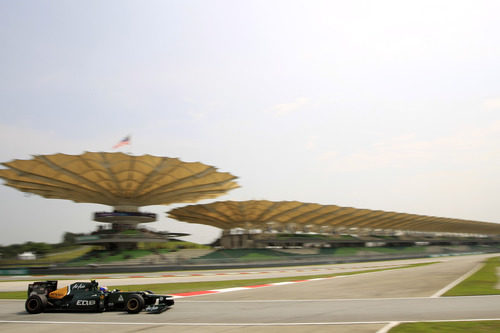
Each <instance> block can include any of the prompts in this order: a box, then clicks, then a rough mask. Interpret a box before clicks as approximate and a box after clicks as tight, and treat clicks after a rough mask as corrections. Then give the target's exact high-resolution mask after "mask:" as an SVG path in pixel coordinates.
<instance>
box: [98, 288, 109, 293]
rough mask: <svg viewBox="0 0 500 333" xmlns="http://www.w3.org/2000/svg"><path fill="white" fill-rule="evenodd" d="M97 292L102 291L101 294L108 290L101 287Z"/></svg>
mask: <svg viewBox="0 0 500 333" xmlns="http://www.w3.org/2000/svg"><path fill="white" fill-rule="evenodd" d="M99 290H100V291H102V292H103V293H107V292H108V288H106V287H101V288H99Z"/></svg>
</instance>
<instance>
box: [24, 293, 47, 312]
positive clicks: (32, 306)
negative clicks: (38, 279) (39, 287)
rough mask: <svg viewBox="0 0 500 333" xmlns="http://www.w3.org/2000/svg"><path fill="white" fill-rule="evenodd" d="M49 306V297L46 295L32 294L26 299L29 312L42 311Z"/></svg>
mask: <svg viewBox="0 0 500 333" xmlns="http://www.w3.org/2000/svg"><path fill="white" fill-rule="evenodd" d="M46 306H47V297H45V295H31V296H30V297H28V299H27V300H26V303H25V305H24V307H25V308H26V311H28V312H29V313H40V312H43V311H44V310H45V307H46Z"/></svg>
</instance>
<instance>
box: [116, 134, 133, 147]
mask: <svg viewBox="0 0 500 333" xmlns="http://www.w3.org/2000/svg"><path fill="white" fill-rule="evenodd" d="M129 144H130V135H127V136H126V137H124V138H123V139H122V140H121V141H120V142H118V143H117V144H116V145H114V146H113V149H116V148H119V147H121V146H125V145H129Z"/></svg>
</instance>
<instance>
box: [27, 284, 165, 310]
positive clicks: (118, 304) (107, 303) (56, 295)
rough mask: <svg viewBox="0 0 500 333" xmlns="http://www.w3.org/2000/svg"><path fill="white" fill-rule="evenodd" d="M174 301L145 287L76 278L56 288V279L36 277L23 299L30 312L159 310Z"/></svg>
mask: <svg viewBox="0 0 500 333" xmlns="http://www.w3.org/2000/svg"><path fill="white" fill-rule="evenodd" d="M172 305H174V299H173V297H172V296H169V295H157V294H154V293H153V292H151V291H149V290H146V291H131V292H130V291H127V292H125V291H120V290H117V289H115V290H112V291H109V290H108V289H107V288H105V287H99V284H98V283H97V282H96V281H95V280H92V281H90V282H75V283H72V284H70V285H69V286H66V287H62V288H59V289H58V288H57V281H39V282H34V283H32V284H29V285H28V299H27V300H26V303H25V308H26V311H27V312H29V313H40V312H44V311H47V312H48V311H67V312H79V311H82V312H102V311H127V312H128V313H139V312H141V311H142V310H143V309H144V310H145V311H146V312H150V313H161V312H163V311H165V310H167V309H168V308H169V307H171V306H172Z"/></svg>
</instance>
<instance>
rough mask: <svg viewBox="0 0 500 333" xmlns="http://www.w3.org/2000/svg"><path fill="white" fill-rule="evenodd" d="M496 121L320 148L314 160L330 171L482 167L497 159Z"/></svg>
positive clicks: (498, 129) (499, 137)
mask: <svg viewBox="0 0 500 333" xmlns="http://www.w3.org/2000/svg"><path fill="white" fill-rule="evenodd" d="M499 140H500V121H498V122H495V123H492V124H490V125H488V126H486V127H482V128H478V127H469V128H463V129H461V130H460V131H458V132H456V133H454V134H453V135H449V136H444V137H439V138H436V139H433V140H419V139H418V138H417V137H416V136H415V135H406V136H401V137H395V138H392V139H390V140H387V141H384V142H378V143H375V144H373V145H371V146H370V147H368V148H366V149H364V150H360V151H355V152H352V153H349V154H344V155H339V154H338V153H337V152H333V151H324V152H322V153H321V154H320V155H319V156H318V159H319V160H320V161H321V162H322V164H324V165H325V168H326V169H327V170H329V171H332V172H339V171H340V172H343V171H350V172H353V171H354V172H356V171H364V170H374V169H380V168H414V167H416V166H426V165H431V164H432V165H434V166H435V167H439V166H443V165H450V164H453V165H460V166H471V165H476V166H477V167H478V168H482V167H484V166H485V165H489V164H488V162H492V161H494V160H496V159H500V141H499Z"/></svg>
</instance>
